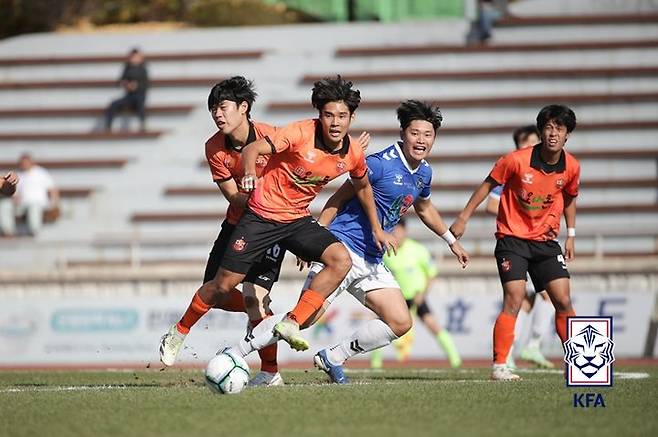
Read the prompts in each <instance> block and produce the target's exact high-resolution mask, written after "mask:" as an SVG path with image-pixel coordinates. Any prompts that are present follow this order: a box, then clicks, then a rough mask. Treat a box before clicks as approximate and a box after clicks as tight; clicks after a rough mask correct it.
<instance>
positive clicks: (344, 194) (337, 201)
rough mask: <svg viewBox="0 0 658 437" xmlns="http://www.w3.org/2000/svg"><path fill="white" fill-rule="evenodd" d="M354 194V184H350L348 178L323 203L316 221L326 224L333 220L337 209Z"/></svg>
mask: <svg viewBox="0 0 658 437" xmlns="http://www.w3.org/2000/svg"><path fill="white" fill-rule="evenodd" d="M354 194H355V190H354V185H352V183H351V182H350V181H349V180H348V181H345V183H344V184H343V185H341V186H340V188H339V189H338V190H336V192H335V193H334V194H333V195H332V196H331V197H330V198H329V200H327V203H325V205H324V208H322V212H321V213H320V217H319V218H318V223H320V224H321V225H322V226H328V225H329V224H330V223H331V222H332V221H334V218H336V214H338V211H340V209H341V208H342V207H343V205H344V204H345V202H347V201H348V200H350V199H351V198H353V197H354Z"/></svg>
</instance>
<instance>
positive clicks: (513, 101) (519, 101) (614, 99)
mask: <svg viewBox="0 0 658 437" xmlns="http://www.w3.org/2000/svg"><path fill="white" fill-rule="evenodd" d="M406 98H408V99H412V98H415V99H417V100H422V101H426V102H431V103H434V104H437V105H439V106H440V107H441V109H442V110H446V109H448V110H449V109H451V108H477V107H485V108H486V107H494V106H495V107H501V106H514V107H521V106H534V105H543V104H546V102H561V103H564V104H610V103H619V102H623V103H637V102H656V101H658V92H655V91H651V92H633V93H589V94H574V93H570V94H536V95H516V96H493V97H461V98H454V97H446V98H442V97H440V96H427V95H425V96H415V97H414V96H407V97H406ZM399 104H400V100H399V99H381V98H375V99H364V100H363V102H361V104H360V105H359V109H358V111H359V113H360V114H361V113H363V111H364V110H371V109H390V110H394V109H395V108H397V106H398V105H399ZM267 109H268V111H308V110H309V103H308V101H306V100H297V101H276V102H271V103H269V104H268V105H267ZM0 114H2V113H1V112H0Z"/></svg>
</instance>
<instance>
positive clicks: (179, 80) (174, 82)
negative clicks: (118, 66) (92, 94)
mask: <svg viewBox="0 0 658 437" xmlns="http://www.w3.org/2000/svg"><path fill="white" fill-rule="evenodd" d="M223 79H225V77H221V76H202V77H172V78H154V79H151V80H150V81H149V86H150V87H151V88H162V87H185V86H187V87H190V86H191V87H208V88H210V87H211V86H212V85H214V84H215V83H217V82H219V81H221V80H223ZM117 85H118V82H117V80H116V79H98V80H73V79H69V80H33V81H28V80H24V81H14V82H9V81H6V82H0V90H21V89H26V90H36V89H59V88H64V89H69V88H116V87H117Z"/></svg>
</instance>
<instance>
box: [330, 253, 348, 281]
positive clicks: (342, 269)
mask: <svg viewBox="0 0 658 437" xmlns="http://www.w3.org/2000/svg"><path fill="white" fill-rule="evenodd" d="M328 266H330V267H331V268H332V269H334V270H335V271H336V273H338V274H341V275H343V277H344V276H345V275H347V272H349V271H350V269H351V268H352V259H351V258H350V254H349V253H347V250H345V248H342V247H341V248H340V250H335V251H334V253H333V254H332V256H331V259H330V261H329V263H328Z"/></svg>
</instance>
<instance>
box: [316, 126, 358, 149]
mask: <svg viewBox="0 0 658 437" xmlns="http://www.w3.org/2000/svg"><path fill="white" fill-rule="evenodd" d="M315 148H316V149H321V150H324V151H325V152H327V153H329V154H330V155H346V154H347V152H349V150H350V136H349V135H345V136H344V137H343V147H341V148H340V149H338V150H332V149H331V147H329V146H327V144H326V143H325V142H324V139H323V138H322V127H321V126H320V120H317V119H316V120H315Z"/></svg>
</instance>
